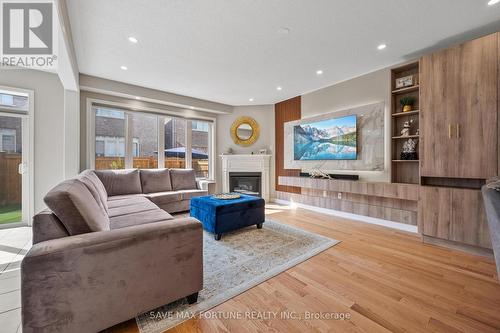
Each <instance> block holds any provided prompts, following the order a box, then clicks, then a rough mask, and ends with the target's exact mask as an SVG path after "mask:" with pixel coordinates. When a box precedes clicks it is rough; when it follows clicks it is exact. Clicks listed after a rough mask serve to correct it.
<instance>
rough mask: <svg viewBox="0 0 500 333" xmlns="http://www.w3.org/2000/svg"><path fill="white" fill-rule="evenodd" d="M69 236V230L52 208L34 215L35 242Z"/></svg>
mask: <svg viewBox="0 0 500 333" xmlns="http://www.w3.org/2000/svg"><path fill="white" fill-rule="evenodd" d="M67 236H69V233H68V230H66V227H64V225H63V224H62V222H61V221H60V220H59V219H58V218H57V216H56V215H55V214H54V213H52V212H51V211H50V210H48V209H46V210H43V211H41V212H40V213H38V214H36V215H35V216H33V244H37V243H40V242H44V241H46V240H51V239H57V238H63V237H67Z"/></svg>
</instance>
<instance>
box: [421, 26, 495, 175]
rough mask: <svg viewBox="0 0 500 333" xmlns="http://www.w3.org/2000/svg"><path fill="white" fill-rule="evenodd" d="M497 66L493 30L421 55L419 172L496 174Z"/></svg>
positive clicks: (432, 173) (423, 173) (425, 173)
mask: <svg viewBox="0 0 500 333" xmlns="http://www.w3.org/2000/svg"><path fill="white" fill-rule="evenodd" d="M497 69H498V36H497V34H493V35H489V36H486V37H482V38H479V39H476V40H473V41H469V42H466V43H463V44H460V45H458V46H455V47H452V48H449V49H446V50H442V51H439V52H436V53H433V54H429V55H425V56H424V57H423V58H422V60H421V64H420V83H421V84H420V112H421V118H420V126H421V130H420V131H421V136H422V139H421V140H420V154H421V157H420V161H421V170H420V175H421V176H422V177H448V178H474V179H487V178H490V177H493V176H496V175H497V173H498V145H497V142H498V138H497V135H498V134H497V128H498V124H497V93H498V77H497Z"/></svg>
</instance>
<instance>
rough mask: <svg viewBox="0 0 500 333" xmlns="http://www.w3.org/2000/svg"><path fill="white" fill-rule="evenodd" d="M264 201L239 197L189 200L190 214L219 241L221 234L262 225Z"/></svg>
mask: <svg viewBox="0 0 500 333" xmlns="http://www.w3.org/2000/svg"><path fill="white" fill-rule="evenodd" d="M265 204H266V203H265V201H264V199H262V198H258V197H254V196H250V195H241V198H239V199H234V200H220V199H215V198H214V197H212V196H211V195H208V196H203V197H196V198H192V199H191V204H190V214H191V216H192V217H194V218H197V219H198V220H200V221H201V223H203V228H204V229H205V230H207V231H209V232H211V233H213V234H214V235H215V239H216V240H220V239H221V237H222V234H223V233H225V232H230V231H233V230H237V229H240V228H244V227H248V226H251V225H254V224H255V225H257V228H259V229H260V228H262V223H264V220H265V215H264V206H265Z"/></svg>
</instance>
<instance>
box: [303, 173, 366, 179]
mask: <svg viewBox="0 0 500 333" xmlns="http://www.w3.org/2000/svg"><path fill="white" fill-rule="evenodd" d="M328 176H330V177H331V178H332V179H341V180H359V176H358V175H338V174H334V173H330V174H328ZM300 177H311V174H310V173H307V172H301V173H300ZM312 178H323V177H317V176H316V177H312Z"/></svg>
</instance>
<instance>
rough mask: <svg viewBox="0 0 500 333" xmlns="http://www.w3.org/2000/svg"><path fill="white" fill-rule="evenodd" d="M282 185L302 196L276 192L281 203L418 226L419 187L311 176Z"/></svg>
mask: <svg viewBox="0 0 500 333" xmlns="http://www.w3.org/2000/svg"><path fill="white" fill-rule="evenodd" d="M278 184H279V185H284V186H294V187H300V188H301V193H300V194H297V193H288V192H280V191H278V192H276V197H277V198H278V199H281V200H287V201H290V200H293V201H294V202H297V203H302V204H305V205H310V206H316V207H321V208H326V209H333V210H338V211H343V212H347V213H352V214H358V215H364V216H369V217H374V218H379V219H384V220H388V221H392V222H397V223H403V224H409V225H414V226H416V225H417V211H418V196H419V186H418V185H416V184H396V183H384V182H366V181H359V180H356V181H353V180H339V179H320V178H309V177H289V176H280V177H278Z"/></svg>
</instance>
